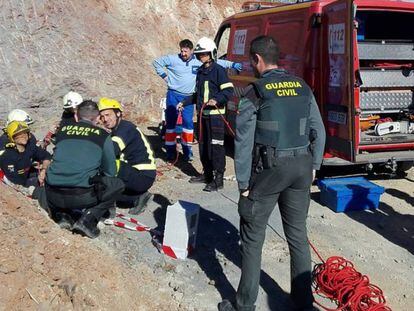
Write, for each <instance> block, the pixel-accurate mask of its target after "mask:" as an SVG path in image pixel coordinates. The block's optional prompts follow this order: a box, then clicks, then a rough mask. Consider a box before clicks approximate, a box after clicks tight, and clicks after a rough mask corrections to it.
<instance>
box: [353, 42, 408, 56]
mask: <svg viewBox="0 0 414 311" xmlns="http://www.w3.org/2000/svg"><path fill="white" fill-rule="evenodd" d="M358 54H359V59H378V60H390V59H393V60H397V59H404V60H414V44H413V43H381V42H359V43H358Z"/></svg>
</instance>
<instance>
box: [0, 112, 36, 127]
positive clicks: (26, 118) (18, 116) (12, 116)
mask: <svg viewBox="0 0 414 311" xmlns="http://www.w3.org/2000/svg"><path fill="white" fill-rule="evenodd" d="M13 121H22V122H25V123H26V124H27V125H30V124H32V123H33V122H34V121H33V119H32V118H31V117H30V115H29V114H28V113H27V112H26V111H24V110H21V109H14V110H12V111H10V112H9V114H8V115H7V123H6V126H7V125H9V124H10V122H13Z"/></svg>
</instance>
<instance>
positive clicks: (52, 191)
mask: <svg viewBox="0 0 414 311" xmlns="http://www.w3.org/2000/svg"><path fill="white" fill-rule="evenodd" d="M75 120H76V121H74V122H73V121H72V122H68V123H67V124H66V125H65V126H63V127H61V128H59V131H58V132H57V133H56V145H55V149H54V154H53V160H52V163H51V165H50V166H49V169H48V170H47V175H46V185H45V188H46V197H47V203H48V207H49V210H50V215H51V217H52V219H53V220H55V221H56V222H57V223H58V224H59V225H60V227H61V228H65V229H68V230H72V231H73V232H76V233H80V234H82V235H85V236H88V237H89V238H96V237H98V236H99V234H100V231H99V229H98V228H97V224H98V221H99V220H100V219H101V217H102V216H103V215H104V214H105V213H107V212H108V211H109V210H110V209H111V208H112V207H113V206H114V203H115V197H116V195H118V194H119V193H121V192H122V191H123V190H124V184H123V182H122V181H121V180H120V179H118V178H116V177H114V176H115V174H116V164H115V152H114V146H113V144H112V141H111V138H110V136H109V134H108V133H107V132H106V131H105V130H103V129H102V128H100V127H98V126H96V124H97V122H98V120H99V110H98V106H97V103H96V102H94V101H91V100H86V101H84V102H82V103H81V104H80V105H79V106H78V108H77V110H76V112H75Z"/></svg>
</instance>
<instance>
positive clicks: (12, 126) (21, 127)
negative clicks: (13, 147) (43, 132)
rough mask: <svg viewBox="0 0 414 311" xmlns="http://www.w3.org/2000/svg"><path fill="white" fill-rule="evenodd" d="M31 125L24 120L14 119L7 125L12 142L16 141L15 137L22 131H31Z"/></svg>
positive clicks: (7, 131)
mask: <svg viewBox="0 0 414 311" xmlns="http://www.w3.org/2000/svg"><path fill="white" fill-rule="evenodd" d="M29 132H30V129H29V126H28V125H27V124H26V123H25V122H23V121H12V122H10V123H9V124H8V125H7V127H6V133H7V136H8V137H9V140H10V141H11V142H14V140H13V137H14V136H16V135H17V134H20V133H29Z"/></svg>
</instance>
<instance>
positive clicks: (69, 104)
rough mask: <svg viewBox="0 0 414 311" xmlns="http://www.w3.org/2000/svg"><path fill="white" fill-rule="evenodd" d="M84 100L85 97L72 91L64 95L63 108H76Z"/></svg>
mask: <svg viewBox="0 0 414 311" xmlns="http://www.w3.org/2000/svg"><path fill="white" fill-rule="evenodd" d="M82 102H83V98H82V96H81V95H80V94H79V93H76V92H72V91H70V92H69V93H67V94H66V95H65V96H63V109H69V108H76V107H77V106H79V105H80V104H81V103H82Z"/></svg>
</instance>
